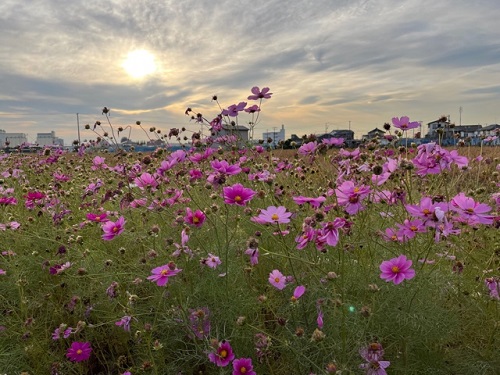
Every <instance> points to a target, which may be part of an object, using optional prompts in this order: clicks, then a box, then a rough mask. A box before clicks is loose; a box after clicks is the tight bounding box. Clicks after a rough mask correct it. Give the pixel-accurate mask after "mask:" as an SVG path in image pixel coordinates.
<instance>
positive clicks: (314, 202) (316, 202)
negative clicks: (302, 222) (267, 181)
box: [292, 195, 326, 208]
mask: <svg viewBox="0 0 500 375" xmlns="http://www.w3.org/2000/svg"><path fill="white" fill-rule="evenodd" d="M292 199H293V201H294V202H295V203H297V204H298V205H299V206H300V205H303V204H305V203H309V204H310V205H311V207H314V208H319V207H321V205H322V204H323V203H325V201H326V197H324V196H319V197H317V198H308V197H304V196H302V195H299V196H297V197H292Z"/></svg>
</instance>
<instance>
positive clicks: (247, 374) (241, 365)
mask: <svg viewBox="0 0 500 375" xmlns="http://www.w3.org/2000/svg"><path fill="white" fill-rule="evenodd" d="M232 375H256V373H255V371H253V366H252V359H251V358H238V359H235V360H234V361H233V374H232Z"/></svg>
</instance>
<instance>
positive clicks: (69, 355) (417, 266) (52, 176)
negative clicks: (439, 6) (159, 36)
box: [0, 91, 500, 375]
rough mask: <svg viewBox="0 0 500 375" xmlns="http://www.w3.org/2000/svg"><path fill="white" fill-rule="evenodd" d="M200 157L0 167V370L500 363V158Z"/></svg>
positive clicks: (45, 155)
mask: <svg viewBox="0 0 500 375" xmlns="http://www.w3.org/2000/svg"><path fill="white" fill-rule="evenodd" d="M259 92H260V91H257V93H259ZM254 94H255V95H257V94H256V93H255V92H254ZM256 99H259V96H258V95H257V97H256ZM260 99H262V98H260ZM240 104H241V103H240ZM239 110H240V111H241V110H242V108H240V109H239ZM196 146H197V147H192V148H191V147H186V148H185V149H183V150H177V151H173V152H171V151H166V150H164V149H158V150H156V151H155V152H153V153H150V154H141V153H134V152H131V153H124V152H122V153H102V152H97V151H93V150H92V149H86V150H85V149H84V148H81V149H80V152H78V153H76V152H65V151H61V150H50V151H49V150H47V151H44V152H42V153H40V154H39V155H35V154H15V153H12V154H3V155H1V156H0V173H1V180H0V181H1V184H0V236H1V237H0V238H1V241H0V247H1V248H0V251H1V255H0V290H1V295H0V306H1V309H0V373H6V374H20V373H28V374H52V375H55V374H64V375H66V374H126V375H129V374H133V375H135V374H233V375H234V374H236V375H240V374H247V375H249V374H250V375H251V374H304V375H309V374H335V373H337V374H386V373H388V374H391V373H393V374H426V373H428V374H495V373H496V371H497V370H498V368H500V359H499V357H498V347H499V344H500V342H499V341H500V335H499V325H498V322H499V321H500V312H499V311H500V310H499V303H500V301H499V283H500V279H499V277H500V271H499V266H500V236H499V229H498V228H499V225H500V219H499V209H500V193H499V190H500V189H499V187H500V179H499V172H500V161H499V160H498V156H497V154H498V149H495V148H488V147H485V148H482V149H480V148H468V147H463V148H459V149H457V150H454V149H444V148H441V147H440V146H439V145H438V144H435V143H431V144H426V145H421V146H418V147H412V146H411V145H408V147H406V148H405V147H402V148H395V147H390V146H389V147H385V148H381V147H376V145H368V146H366V145H365V147H361V148H358V149H355V150H347V149H344V148H342V145H341V144H340V143H339V144H332V142H326V143H321V142H318V141H315V140H314V139H310V142H308V143H306V144H304V145H303V146H301V147H300V148H298V149H296V150H290V151H281V150H266V149H265V148H264V147H263V146H265V144H263V145H254V146H246V147H233V148H231V147H229V148H223V147H221V148H219V149H217V148H213V147H212V148H210V147H204V146H203V145H200V144H197V145H196Z"/></svg>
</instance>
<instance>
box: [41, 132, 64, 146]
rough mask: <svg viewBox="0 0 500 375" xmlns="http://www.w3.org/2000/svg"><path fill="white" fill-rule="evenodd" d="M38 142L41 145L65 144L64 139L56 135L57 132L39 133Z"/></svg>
mask: <svg viewBox="0 0 500 375" xmlns="http://www.w3.org/2000/svg"><path fill="white" fill-rule="evenodd" d="M36 143H37V144H38V145H39V146H42V147H43V146H64V140H63V139H62V138H58V137H56V132H54V131H51V132H50V133H37V135H36Z"/></svg>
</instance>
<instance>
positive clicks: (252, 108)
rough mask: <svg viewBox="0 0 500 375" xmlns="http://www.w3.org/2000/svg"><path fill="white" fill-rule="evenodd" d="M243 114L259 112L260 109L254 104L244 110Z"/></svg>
mask: <svg viewBox="0 0 500 375" xmlns="http://www.w3.org/2000/svg"><path fill="white" fill-rule="evenodd" d="M245 112H247V113H255V112H260V108H259V106H258V105H257V104H254V105H252V106H250V107H247V108H245Z"/></svg>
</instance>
